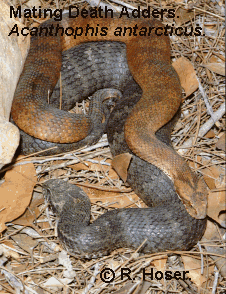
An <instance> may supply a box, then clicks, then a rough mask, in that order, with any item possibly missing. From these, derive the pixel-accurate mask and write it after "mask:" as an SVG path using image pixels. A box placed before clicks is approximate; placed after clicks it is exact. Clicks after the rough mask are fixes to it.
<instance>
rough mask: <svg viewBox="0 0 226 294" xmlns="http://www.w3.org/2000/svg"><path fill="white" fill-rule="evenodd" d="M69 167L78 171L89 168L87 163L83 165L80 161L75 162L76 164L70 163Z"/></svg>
mask: <svg viewBox="0 0 226 294" xmlns="http://www.w3.org/2000/svg"><path fill="white" fill-rule="evenodd" d="M69 167H71V168H72V169H74V170H76V171H79V170H88V169H89V165H88V166H87V165H85V164H84V163H82V162H79V163H76V164H72V165H69Z"/></svg>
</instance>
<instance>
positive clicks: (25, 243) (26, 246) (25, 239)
mask: <svg viewBox="0 0 226 294" xmlns="http://www.w3.org/2000/svg"><path fill="white" fill-rule="evenodd" d="M11 238H12V239H13V241H15V242H16V244H17V245H18V246H19V247H20V248H22V249H23V250H24V251H26V252H28V253H30V254H33V249H34V248H35V247H36V246H37V245H38V243H39V241H38V239H37V240H36V239H33V238H32V237H30V236H28V235H26V234H22V233H20V234H17V235H13V236H11Z"/></svg>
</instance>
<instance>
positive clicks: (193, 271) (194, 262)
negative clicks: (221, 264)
mask: <svg viewBox="0 0 226 294" xmlns="http://www.w3.org/2000/svg"><path fill="white" fill-rule="evenodd" d="M181 257H182V260H183V263H184V268H185V270H186V271H188V273H186V275H187V276H188V277H189V278H190V279H191V280H192V282H193V283H195V284H196V286H197V287H198V288H200V287H201V286H202V284H203V283H204V282H205V281H206V280H207V279H208V276H209V275H210V274H211V273H213V272H214V265H211V266H208V275H207V270H206V267H204V274H203V275H202V274H201V268H200V260H198V259H196V258H193V257H189V256H184V255H182V256H181Z"/></svg>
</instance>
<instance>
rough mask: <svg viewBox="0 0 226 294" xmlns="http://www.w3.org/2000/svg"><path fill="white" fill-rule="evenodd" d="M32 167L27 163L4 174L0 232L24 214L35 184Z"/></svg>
mask: <svg viewBox="0 0 226 294" xmlns="http://www.w3.org/2000/svg"><path fill="white" fill-rule="evenodd" d="M35 175H36V172H35V168H34V165H33V164H32V163H28V164H26V165H20V166H16V167H14V168H13V169H12V170H9V171H7V172H6V175H5V182H4V183H3V184H2V185H1V187H0V195H1V199H0V232H2V231H3V230H4V229H5V228H6V226H5V223H6V222H10V221H12V220H14V219H16V218H17V217H19V216H20V215H21V214H23V213H24V211H25V209H26V207H27V206H28V205H29V202H30V200H31V196H32V191H33V188H34V186H35V184H36V177H35Z"/></svg>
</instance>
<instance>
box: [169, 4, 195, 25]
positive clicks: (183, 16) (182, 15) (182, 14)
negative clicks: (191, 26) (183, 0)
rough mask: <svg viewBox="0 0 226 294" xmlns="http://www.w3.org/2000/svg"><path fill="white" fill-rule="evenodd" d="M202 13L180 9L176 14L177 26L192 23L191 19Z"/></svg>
mask: <svg viewBox="0 0 226 294" xmlns="http://www.w3.org/2000/svg"><path fill="white" fill-rule="evenodd" d="M198 14H200V13H198V12H197V11H196V12H195V13H194V10H193V9H191V10H190V9H189V10H188V9H184V8H181V7H180V8H178V9H177V11H176V13H175V18H174V19H175V22H176V24H177V25H181V24H184V23H186V22H188V21H190V20H191V19H193V18H194V17H195V16H196V15H198Z"/></svg>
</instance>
